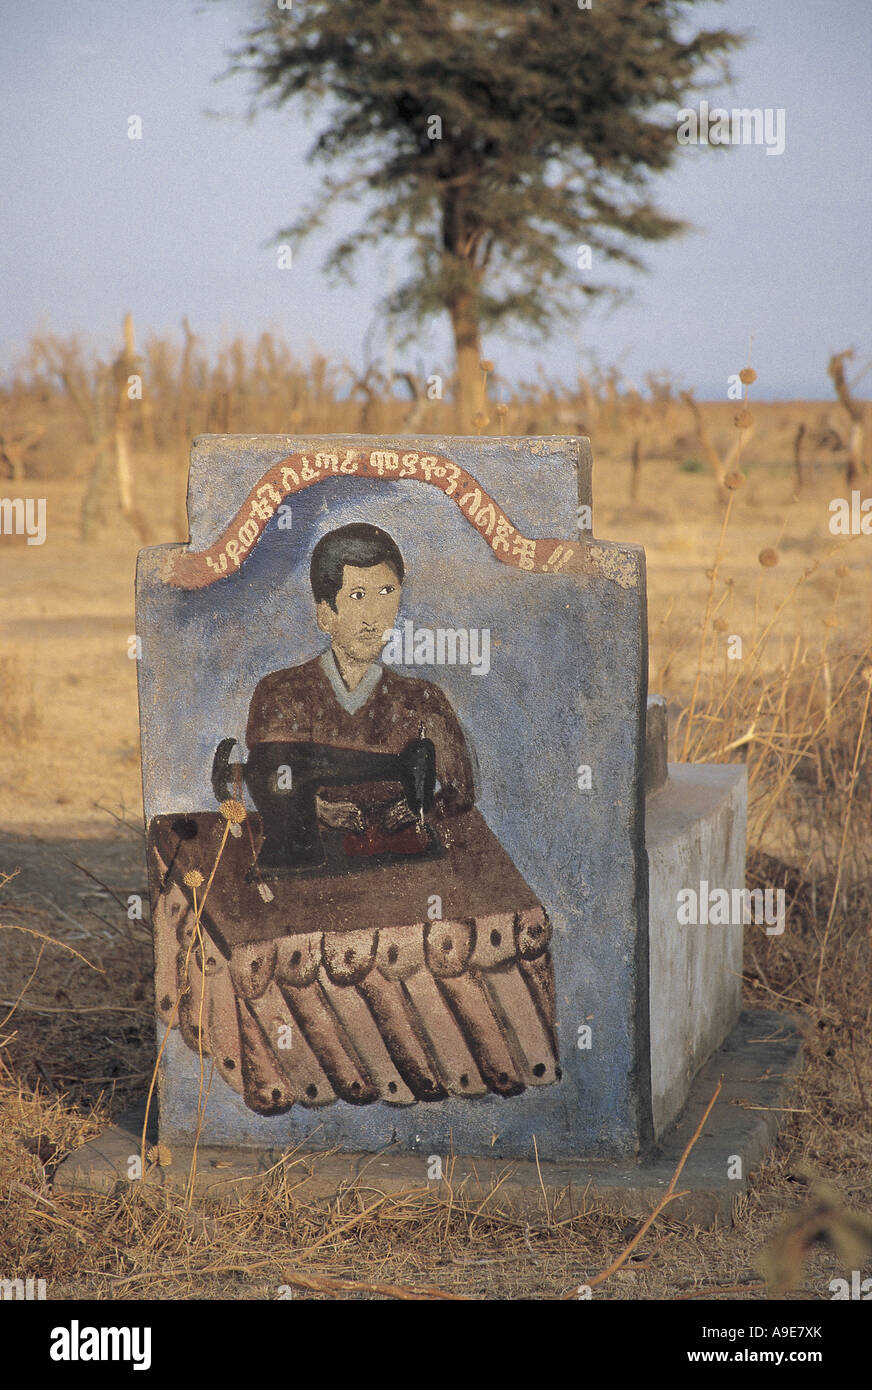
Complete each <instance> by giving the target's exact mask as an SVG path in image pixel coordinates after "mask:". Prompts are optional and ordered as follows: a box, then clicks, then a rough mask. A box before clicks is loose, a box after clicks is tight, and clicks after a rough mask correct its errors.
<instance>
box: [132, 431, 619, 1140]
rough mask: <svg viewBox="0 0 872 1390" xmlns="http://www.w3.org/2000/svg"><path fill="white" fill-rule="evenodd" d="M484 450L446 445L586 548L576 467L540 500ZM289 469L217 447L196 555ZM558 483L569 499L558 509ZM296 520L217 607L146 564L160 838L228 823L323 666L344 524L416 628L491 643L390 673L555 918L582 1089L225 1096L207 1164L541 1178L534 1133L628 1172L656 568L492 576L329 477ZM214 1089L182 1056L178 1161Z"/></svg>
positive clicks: (160, 555) (456, 546)
mask: <svg viewBox="0 0 872 1390" xmlns="http://www.w3.org/2000/svg"><path fill="white" fill-rule="evenodd" d="M373 442H374V441H373ZM533 442H534V441H524V444H525V445H527V446H529V445H531V444H533ZM487 443H488V448H487V449H484V448H481V449H480V453H479V455H478V456H477V457H473V453H474V442H472V443H471V442H470V441H465V444H466V446H467V451H466V454H465V456H464V457H463V458H462V459H461V458H460V456H459V454H458V451H457V450H456V449H454V448H453V447H452V446H453V445H454V444H455V441H453V440H450V439H448V440H444V441H439V448H440V452H444V453H446V454H448V455H449V456H451V457H455V458H457V461H458V462H462V463H463V464H464V466H465V467H467V468H468V469H469V470H470V471H471V472H473V473H474V474H475V476H476V477H477V478H478V480H479V481H480V482H481V484H482V486H483V487H484V488H485V489H486V490H487V491H488V492H490V493H491V495H492V496H494V497H495V498H496V500H497V501H498V502H500V503H501V504H502V505H503V506H504V507H505V509H506V510H507V511H508V513H509V515H510V516H511V517H512V519H513V521H515V522H516V524H517V525H518V526H519V527H520V528H521V529H524V530H526V531H527V534H532V535H554V536H561V535H566V536H572V535H573V534H574V526H573V523H574V519H575V517H574V510H575V501H574V487H575V480H574V474H573V469H572V467H571V465H568V463H567V459H566V457H565V456H556V455H555V456H552V457H547V456H546V457H545V459H544V460H543V459H542V458H541V457H539V458H534V457H533V456H532V455H531V456H529V459H528V461H530V462H531V463H532V468H531V470H530V471H531V472H535V471H536V470H539V480H538V484H537V485H536V486H531V485H530V484H529V482H528V480H527V479H526V475H525V474H524V471H523V470H524V467H525V459H524V457H523V454H522V453H519V451H518V449H517V448H514V449H513V450H511V451H510V450H508V449H504V450H503V451H502V452H500V451H498V450H494V449H493V447H491V446H492V445H493V444H494V441H488V442H487ZM497 443H499V441H497ZM513 444H517V442H516V441H513ZM404 445H407V441H404ZM283 446H284V441H279V443H278V448H276V441H275V440H273V441H269V442H268V441H264V440H260V441H258V442H257V445H256V446H252V447H251V448H248V449H246V450H245V453H244V461H241V458H240V451H239V449H238V448H234V449H227V448H225V447H224V446H223V445H222V443H221V442H220V441H208V442H207V443H203V442H201V444H200V446H199V449H198V451H197V455H198V456H197V459H196V466H195V467H194V469H193V471H192V480H191V503H190V505H191V506H192V510H193V511H194V512H195V513H196V514H197V516H198V517H199V518H200V520H199V522H198V524H197V527H196V528H195V529H196V530H198V534H199V535H200V542H199V546H198V547H197V548H199V547H200V546H202V545H205V544H208V543H209V542H210V541H211V540H212V539H214V537H215V535H217V534H218V533H219V532H220V531H221V529H222V528H223V526H224V525H225V524H226V522H227V521H228V520H229V518H230V517H231V516H232V514H233V512H234V510H235V509H236V507H237V506H238V500H236V501H234V500H233V498H231V496H230V490H229V489H228V486H227V477H228V470H229V471H230V472H232V478H233V493H234V497H236V496H237V495H238V494H239V493H240V492H241V496H242V497H244V496H245V495H246V494H247V492H248V490H249V489H250V487H251V486H252V485H253V484H254V483H255V482H256V481H257V480H258V478H259V477H260V476H261V475H262V473H263V472H265V471H266V469H267V468H268V467H269V466H271V464H273V463H274V462H276V461H277V460H278V459H279V458H281V457H282V456H283V452H287V450H286V449H285V448H284V447H283ZM370 447H372V444H370ZM430 447H431V448H433V447H434V445H433V444H432V443H431V446H430ZM207 456H208V457H207ZM512 477H514V478H515V482H514V484H513V490H512V488H510V480H511V478H512ZM549 478H550V479H551V481H552V482H553V486H554V493H555V496H551V495H549V494H548V492H547V489H546V484H547V482H548V480H549ZM567 479H569V480H570V481H571V487H570V486H568V484H567ZM555 498H556V500H555ZM289 503H290V505H291V507H292V509H293V526H292V529H291V530H290V531H282V530H280V529H279V528H278V525H277V522H276V520H275V519H274V520H273V521H272V522H270V524H269V526H268V527H267V530H266V532H265V534H264V536H263V538H262V540H261V541H260V543H259V545H258V546H257V547H255V550H254V551H253V553H252V554H251V555H250V557H249V558H248V559H247V560H246V562H245V563H244V564H243V566H242V568H241V570H239V571H238V572H236V573H235V574H233V575H232V576H229V577H227V578H226V579H222V580H219V581H218V582H216V583H215V584H214V585H212V586H210V587H209V588H208V589H205V590H200V591H193V592H186V591H183V590H179V589H174V588H172V587H170V586H168V585H166V584H164V583H163V582H162V580H161V577H160V576H161V570H162V565H163V563H164V561H165V558H166V554H167V548H166V547H161V548H156V549H153V550H150V551H144V552H143V553H142V555H141V556H140V564H139V568H138V574H137V631H138V633H139V635H140V637H141V639H142V650H143V655H142V661H141V662H140V668H139V671H140V709H141V720H142V743H143V785H144V796H145V806H146V815H147V817H148V818H150V817H151V816H153V815H155V814H157V813H159V812H163V813H166V812H179V811H187V810H202V809H210V808H212V807H214V798H213V796H212V791H211V786H210V781H209V774H210V769H211V761H212V754H213V752H214V748H215V745H216V743H217V742H218V740H219V739H220V738H222V737H224V736H228V735H229V736H234V737H236V738H237V739H239V740H240V742H242V741H243V739H244V731H245V725H246V720H247V713H248V703H249V700H250V698H251V694H252V691H253V690H254V687H255V685H256V684H257V682H258V680H259V679H260V678H261V676H263V675H264V674H265V673H266V672H268V671H272V670H276V669H278V668H281V667H286V666H292V665H296V664H297V663H299V662H302V661H305V660H307V659H308V658H310V657H312V656H313V655H315V654H317V653H318V652H319V651H321V650H322V649H323V648H324V646H325V644H326V639H325V637H324V635H323V634H322V633H321V632H320V631H319V630H318V628H317V626H316V623H315V618H314V604H313V600H312V595H311V590H310V588H309V581H308V566H309V558H310V556H311V552H312V549H313V547H314V545H315V543H316V541H317V540H318V539H319V537H320V536H321V535H323V534H324V532H326V531H328V530H332V529H334V528H335V527H337V526H341V525H344V524H345V523H347V522H349V521H369V522H371V523H373V524H376V525H379V526H381V527H383V529H385V530H387V531H388V532H389V533H390V534H391V535H392V536H393V537H394V539H395V540H396V541H397V543H398V545H399V547H400V550H401V552H402V553H403V556H404V560H405V563H406V570H407V574H406V581H405V583H404V587H403V600H402V606H401V610H400V615H399V622H400V623H402V621H403V620H404V619H407V618H408V619H411V620H412V621H413V622H414V624H415V626H416V627H419V626H430V627H455V628H457V627H464V628H478V629H482V628H489V629H490V633H491V669H490V672H489V673H488V674H487V675H486V676H476V675H474V674H473V672H472V670H471V669H470V668H469V667H461V666H441V667H424V666H415V667H412V668H405V667H395V668H394V669H396V670H398V671H399V672H400V673H404V672H405V673H406V674H409V675H414V676H418V677H423V678H425V679H427V680H433V681H436V682H437V683H438V684H440V685H441V686H442V688H443V689H444V690H445V691H446V693H447V694H448V696H449V698H450V700H451V702H452V704H453V706H454V708H455V710H456V711H457V714H458V716H459V718H460V720H461V722H462V725H463V727H464V730H465V732H466V735H467V738H468V741H469V743H470V745H471V746H472V748H473V749H474V751H475V754H476V755H477V762H478V797H477V800H478V805H479V808H480V810H481V811H482V812H483V814H484V816H485V817H486V819H487V821H488V823H489V824H490V826H491V828H492V829H493V831H494V833H495V834H496V835H497V837H498V839H499V840H500V842H501V843H502V844H503V845H504V846H505V848H506V849H507V851H508V853H509V854H510V855H511V857H512V859H513V860H514V862H515V864H516V865H517V867H518V869H519V870H520V872H521V873H522V875H523V876H524V878H525V879H526V880H527V882H528V883H529V884H530V886H531V888H532V889H533V890H534V892H535V893H536V894H537V896H538V897H539V899H540V900H541V902H542V903H543V904H544V905H545V907H546V909H547V911H548V912H549V915H550V917H551V919H552V922H553V925H554V938H553V941H552V955H553V961H554V971H555V980H556V993H557V1008H558V1038H559V1049H560V1062H561V1066H562V1068H563V1078H562V1080H561V1081H560V1083H558V1084H556V1085H552V1086H548V1087H541V1088H529V1089H528V1090H527V1091H525V1092H524V1093H523V1094H522V1095H520V1096H517V1097H513V1098H510V1099H506V1098H502V1097H496V1096H488V1097H486V1098H483V1099H481V1100H469V1099H456V1100H455V1099H452V1100H448V1101H443V1102H440V1103H438V1104H418V1105H415V1106H412V1107H409V1108H399V1107H396V1106H387V1105H384V1104H382V1103H376V1104H374V1105H370V1106H365V1107H358V1106H349V1105H347V1104H346V1103H345V1102H343V1101H337V1102H335V1103H334V1104H333V1105H331V1106H328V1107H326V1108H324V1109H321V1110H318V1111H311V1110H304V1109H302V1108H299V1107H294V1108H293V1109H292V1110H291V1111H289V1112H288V1113H286V1114H284V1115H280V1116H275V1117H270V1118H264V1117H262V1116H258V1115H256V1114H255V1113H254V1112H252V1111H250V1110H249V1109H248V1108H247V1107H246V1106H245V1104H244V1102H243V1100H242V1099H241V1098H240V1097H239V1096H237V1095H236V1094H235V1093H234V1092H232V1091H231V1090H230V1089H229V1088H228V1087H227V1086H225V1084H224V1083H223V1082H222V1081H221V1080H220V1078H217V1077H216V1078H215V1080H214V1081H213V1085H212V1092H211V1095H210V1098H209V1104H208V1107H207V1113H206V1117H205V1127H204V1129H203V1133H202V1141H203V1142H204V1143H221V1142H224V1143H233V1144H246V1143H252V1144H259V1143H262V1144H264V1145H267V1144H268V1145H284V1144H288V1143H295V1142H299V1141H301V1140H305V1139H306V1138H307V1137H309V1136H311V1143H312V1146H313V1147H328V1146H333V1145H339V1146H341V1147H346V1148H350V1149H361V1148H363V1149H375V1148H379V1147H381V1146H382V1145H384V1144H387V1143H391V1142H396V1143H398V1144H399V1145H400V1146H401V1147H403V1148H411V1149H420V1150H421V1151H423V1152H426V1153H431V1152H432V1153H436V1152H443V1153H444V1152H445V1150H446V1148H447V1146H448V1144H449V1142H453V1144H454V1147H455V1149H456V1151H457V1152H464V1153H469V1154H476V1153H479V1154H489V1155H491V1156H494V1155H500V1154H502V1155H505V1156H507V1157H517V1158H527V1157H532V1155H533V1147H532V1137H533V1135H534V1134H535V1135H536V1139H537V1144H538V1152H539V1155H540V1157H547V1158H555V1159H556V1158H568V1157H581V1156H600V1155H601V1156H606V1155H610V1154H615V1153H627V1152H633V1151H634V1150H635V1149H636V1148H637V1147H638V1144H639V1139H640V1134H641V1133H642V1132H643V1129H644V1125H645V1123H646V1114H647V1108H646V1107H647V1101H646V1093H645V1084H644V1073H645V1055H644V1048H645V1046H646V1045H647V1041H646V1040H647V1028H646V1026H645V1025H646V1021H647V1014H646V1007H647V973H646V972H647V957H646V955H645V949H644V948H645V943H644V939H643V936H644V932H645V928H646V916H645V902H644V892H645V883H646V865H645V859H644V847H643V845H642V835H641V796H642V788H641V751H642V750H641V741H642V730H643V726H644V716H643V714H642V711H643V710H644V705H645V694H646V689H645V682H646V664H647V653H646V636H645V611H646V597H645V577H644V557H643V553H642V552H641V550H639V549H638V548H637V547H621V546H613V547H609V548H610V549H612V550H613V551H614V552H615V553H616V554H617V555H618V556H619V557H621V558H622V559H624V560H625V562H626V565H627V566H628V567H629V568H630V570H631V571H632V572H633V573H634V574H635V581H636V582H635V583H634V584H633V583H631V584H627V585H621V584H619V583H616V582H615V581H614V580H613V579H608V578H604V577H601V576H593V575H583V576H572V575H547V574H545V575H540V574H530V573H526V572H523V571H520V570H515V569H513V568H510V567H508V566H506V565H503V564H501V563H500V562H499V561H498V560H497V559H496V558H495V557H494V555H493V553H492V552H491V550H490V547H489V546H488V545H487V543H486V541H485V540H484V539H483V538H482V537H481V535H480V534H479V533H477V532H476V531H475V530H474V528H473V527H471V526H470V525H469V523H468V522H467V521H466V520H464V518H463V516H462V515H461V514H460V512H459V511H458V509H457V507H456V505H455V504H454V503H453V502H451V501H450V500H449V499H447V498H446V497H444V496H443V495H442V494H441V493H439V492H438V491H437V490H436V489H433V488H428V487H423V486H421V484H420V483H416V482H390V483H386V482H382V481H381V480H376V479H357V478H329V479H326V480H325V481H324V482H321V483H318V484H315V485H313V486H312V487H310V488H308V489H306V490H305V491H304V492H302V493H299V494H297V495H296V496H294V497H292V498H290V499H289ZM207 517H209V518H211V520H210V521H209V523H208V525H207ZM561 518H562V521H561ZM582 763H585V764H589V765H590V766H591V768H592V771H593V788H592V790H590V791H580V790H579V789H578V786H577V775H576V770H577V768H578V766H579V764H582ZM637 980H642V982H643V985H642V990H643V992H642V993H640V991H639V990H637ZM582 1023H589V1024H590V1026H591V1027H592V1029H593V1046H592V1048H591V1049H590V1050H580V1049H579V1048H578V1046H577V1034H578V1027H579V1025H580V1024H582ZM640 1025H641V1031H642V1032H643V1033H644V1038H641V1039H640ZM640 1048H641V1051H640ZM198 1081H199V1075H198V1062H197V1058H196V1056H195V1055H194V1054H193V1053H192V1052H190V1051H189V1050H188V1048H187V1047H186V1046H185V1044H184V1043H183V1042H182V1040H181V1038H180V1037H179V1036H178V1035H177V1034H176V1035H175V1036H174V1037H173V1038H172V1039H171V1040H170V1043H169V1045H168V1047H167V1049H166V1052H165V1055H164V1062H163V1065H162V1076H161V1088H160V1095H161V1136H162V1138H163V1139H164V1140H165V1141H166V1142H168V1143H170V1144H171V1143H173V1142H176V1143H181V1142H184V1140H185V1138H188V1139H190V1137H191V1133H192V1129H193V1117H194V1116H195V1113H196V1097H197V1087H198ZM494 1135H496V1136H497V1138H496V1141H494V1140H493V1138H492V1136H494Z"/></svg>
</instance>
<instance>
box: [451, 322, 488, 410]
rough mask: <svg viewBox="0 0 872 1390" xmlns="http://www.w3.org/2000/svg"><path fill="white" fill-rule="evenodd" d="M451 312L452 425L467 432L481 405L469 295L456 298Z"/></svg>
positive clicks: (478, 356) (477, 349)
mask: <svg viewBox="0 0 872 1390" xmlns="http://www.w3.org/2000/svg"><path fill="white" fill-rule="evenodd" d="M450 313H451V326H452V328H453V329H454V350H455V359H456V364H457V391H456V394H455V398H454V399H455V405H456V423H455V428H456V429H457V432H458V433H459V434H469V433H470V432H471V431H472V429H473V423H472V420H473V416H474V415H475V414H476V413H477V412H478V411H480V410H482V409H483V407H484V400H483V393H482V378H481V368H480V367H479V363H480V361H481V341H480V339H479V333H478V321H477V319H476V318H475V314H474V312H473V300H472V296H471V295H463V296H461V297H459V298H458V299H456V300H455V301H454V303H453V304H452V305H451V306H450Z"/></svg>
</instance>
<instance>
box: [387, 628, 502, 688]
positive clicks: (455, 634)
mask: <svg viewBox="0 0 872 1390" xmlns="http://www.w3.org/2000/svg"><path fill="white" fill-rule="evenodd" d="M384 640H385V642H386V644H387V645H386V646H385V649H384V651H383V652H382V661H383V662H384V663H385V664H386V665H387V666H469V667H470V668H471V669H472V674H473V675H474V676H486V675H487V673H488V671H489V670H490V628H488V627H483V628H477V627H470V628H464V627H457V628H455V627H437V628H432V627H418V628H416V627H415V625H414V623H412V622H410V621H409V620H408V619H407V620H406V621H405V622H404V623H403V626H402V628H399V627H394V628H390V629H389V630H388V631H387V632H386V633H385V634H384Z"/></svg>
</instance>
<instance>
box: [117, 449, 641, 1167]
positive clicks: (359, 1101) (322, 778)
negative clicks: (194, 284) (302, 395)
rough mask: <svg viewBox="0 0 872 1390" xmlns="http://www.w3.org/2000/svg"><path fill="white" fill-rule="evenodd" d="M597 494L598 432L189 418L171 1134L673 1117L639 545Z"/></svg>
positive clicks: (168, 991) (514, 1139)
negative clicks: (437, 431)
mask: <svg viewBox="0 0 872 1390" xmlns="http://www.w3.org/2000/svg"><path fill="white" fill-rule="evenodd" d="M590 503H591V498H590V459H589V454H588V452H587V450H586V441H579V440H565V439H545V440H529V439H522V440H494V439H484V440H480V439H457V438H451V439H433V438H424V439H412V438H407V439H394V440H375V439H368V438H358V437H351V436H342V437H339V438H319V439H314V440H313V439H289V438H285V437H272V436H265V437H253V438H250V437H242V438H240V437H227V438H225V437H205V438H201V439H199V440H197V441H196V442H195V445H194V448H193V453H192V465H191V476H190V484H189V522H190V530H191V539H190V542H189V544H188V545H187V546H165V547H159V548H156V549H152V550H148V551H144V552H143V553H142V555H141V556H140V564H139V570H138V576H137V630H138V634H139V637H140V640H141V647H142V660H141V662H140V708H141V722H142V749H143V785H144V797H145V810H146V821H147V830H148V855H149V871H150V884H151V901H152V921H153V929H154V943H155V968H156V1003H157V1012H158V1020H159V1024H158V1026H159V1035H160V1046H161V1060H160V1075H159V1081H160V1133H161V1138H162V1139H165V1140H166V1141H167V1142H168V1143H184V1142H185V1141H190V1140H191V1139H192V1138H193V1135H194V1133H195V1131H196V1132H198V1133H199V1134H200V1137H201V1139H202V1141H203V1142H207V1143H213V1144H215V1143H228V1144H230V1143H233V1144H237V1145H238V1144H242V1145H252V1146H257V1145H264V1146H266V1145H270V1146H275V1145H284V1144H290V1143H297V1144H303V1145H304V1146H305V1145H309V1146H311V1147H319V1148H327V1147H335V1146H339V1147H342V1148H347V1149H377V1148H380V1147H382V1146H383V1145H384V1144H388V1143H395V1144H397V1145H399V1146H400V1147H405V1148H409V1149H417V1148H423V1149H424V1150H425V1151H430V1149H431V1148H432V1146H433V1145H435V1144H439V1143H443V1144H445V1143H448V1142H453V1143H454V1146H455V1148H456V1149H457V1151H458V1152H465V1153H468V1154H476V1153H478V1154H488V1155H500V1154H505V1155H507V1156H515V1157H528V1156H531V1155H532V1152H533V1148H532V1145H533V1138H534V1136H535V1138H536V1144H537V1152H538V1153H539V1154H540V1155H541V1156H542V1157H554V1158H557V1157H565V1156H566V1155H567V1154H572V1155H575V1156H581V1155H589V1156H595V1155H598V1154H599V1155H605V1154H613V1153H619V1152H634V1151H636V1150H638V1148H639V1146H640V1144H641V1143H642V1142H644V1140H645V1138H646V1137H647V1136H648V1135H649V1133H650V1121H651V1097H650V1059H649V1056H648V1047H649V1041H648V1021H647V998H648V994H647V968H648V966H647V945H646V942H647V936H646V927H647V921H646V916H645V914H646V901H645V895H646V891H647V866H646V861H645V851H644V843H643V833H642V824H643V821H642V815H643V809H642V808H643V800H644V785H643V779H644V727H645V666H646V656H647V653H646V641H645V583H644V558H643V554H642V552H641V550H640V549H639V548H637V547H633V546H623V545H617V544H611V543H604V542H595V541H594V540H593V538H592V530H591V513H590ZM591 1036H593V1037H595V1039H596V1045H595V1046H589V1045H587V1044H586V1043H585V1044H582V1042H581V1041H580V1039H582V1038H590V1037H591Z"/></svg>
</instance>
